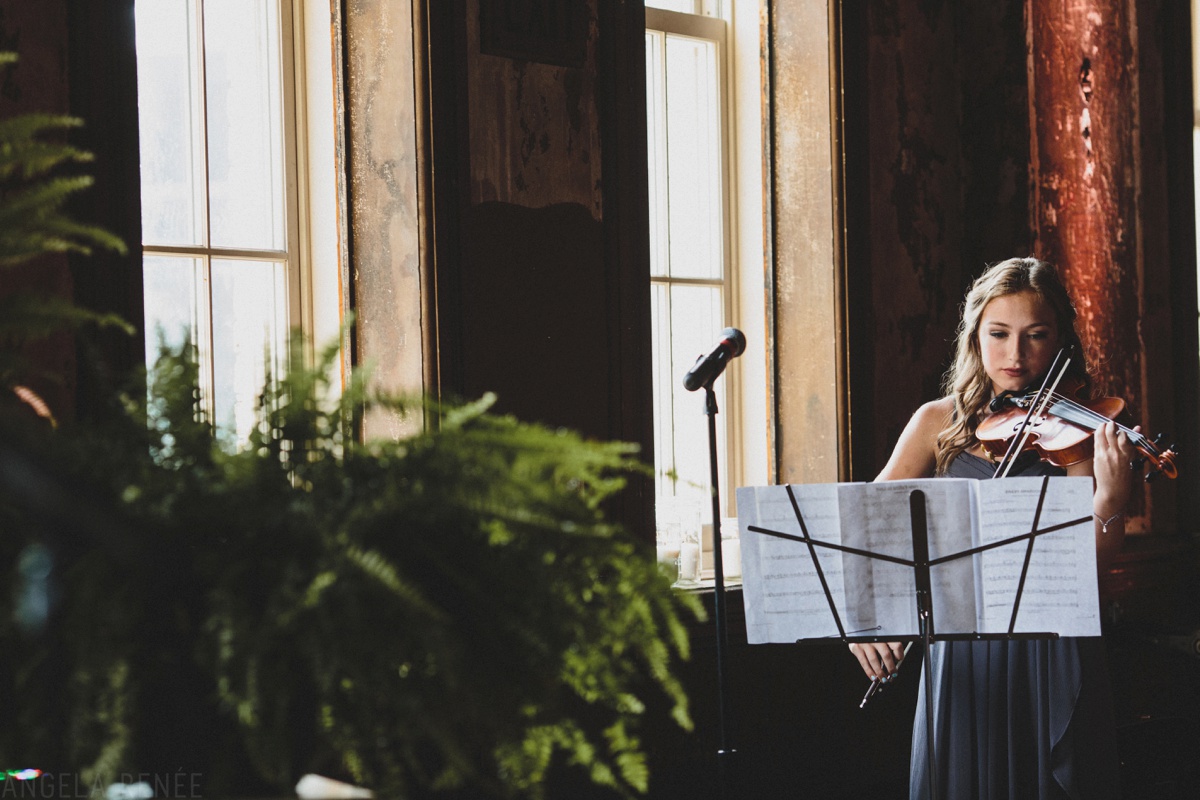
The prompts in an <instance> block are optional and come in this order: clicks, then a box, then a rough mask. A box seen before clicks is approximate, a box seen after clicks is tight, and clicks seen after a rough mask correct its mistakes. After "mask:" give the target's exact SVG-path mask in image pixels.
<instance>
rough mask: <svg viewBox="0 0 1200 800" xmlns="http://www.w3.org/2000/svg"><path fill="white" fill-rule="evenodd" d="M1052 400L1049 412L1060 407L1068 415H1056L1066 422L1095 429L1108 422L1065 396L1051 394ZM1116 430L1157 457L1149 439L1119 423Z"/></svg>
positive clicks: (1099, 414) (1155, 449)
mask: <svg viewBox="0 0 1200 800" xmlns="http://www.w3.org/2000/svg"><path fill="white" fill-rule="evenodd" d="M1052 398H1053V399H1054V400H1055V401H1056V402H1055V403H1054V405H1053V406H1051V410H1052V411H1054V412H1055V413H1057V410H1058V407H1059V406H1062V407H1063V410H1064V411H1067V412H1068V413H1066V414H1063V413H1058V414H1057V415H1058V416H1060V417H1062V418H1063V419H1065V420H1067V421H1068V422H1074V423H1076V424H1078V425H1087V424H1089V423H1091V424H1094V425H1095V426H1096V427H1099V426H1100V425H1103V424H1104V423H1105V422H1109V421H1110V420H1109V418H1108V417H1106V416H1104V415H1103V414H1101V413H1099V412H1097V411H1093V410H1092V409H1090V408H1088V407H1087V406H1085V405H1081V404H1079V403H1077V402H1075V401H1074V400H1072V399H1071V398H1069V397H1065V396H1063V395H1059V394H1053V395H1052ZM1117 429H1118V430H1121V431H1124V432H1125V435H1127V436H1128V437H1129V438H1130V439H1131V440H1134V442H1135V445H1137V446H1142V447H1145V448H1146V449H1147V450H1149V451H1150V452H1151V453H1152V454H1154V455H1158V448H1157V447H1155V446H1154V443H1153V442H1151V441H1150V440H1149V439H1147V438H1146V437H1145V436H1143V435H1142V434H1140V433H1138V432H1137V431H1134V430H1131V429H1129V428H1126V427H1125V426H1124V425H1122V424H1120V423H1117Z"/></svg>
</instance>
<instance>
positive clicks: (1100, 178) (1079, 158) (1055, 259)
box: [1025, 0, 1142, 409]
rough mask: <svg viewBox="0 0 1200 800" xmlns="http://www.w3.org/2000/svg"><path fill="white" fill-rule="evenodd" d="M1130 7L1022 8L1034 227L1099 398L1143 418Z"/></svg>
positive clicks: (1082, 2) (1084, 3) (1097, 0)
mask: <svg viewBox="0 0 1200 800" xmlns="http://www.w3.org/2000/svg"><path fill="white" fill-rule="evenodd" d="M1132 6H1133V4H1132V3H1130V2H1127V0H1070V2H1059V1H1058V0H1055V2H1045V1H1044V0H1026V4H1025V8H1026V12H1025V13H1026V18H1027V20H1028V22H1029V31H1028V42H1029V52H1030V65H1029V80H1030V92H1029V97H1030V109H1029V113H1030V129H1031V136H1032V141H1031V158H1030V170H1031V179H1032V191H1033V197H1032V201H1033V203H1032V208H1033V212H1032V213H1033V224H1034V232H1035V235H1036V252H1037V254H1038V256H1039V257H1041V258H1044V259H1045V260H1047V261H1050V262H1052V263H1054V264H1057V265H1058V267H1059V269H1060V271H1061V273H1062V275H1063V278H1064V281H1065V282H1066V284H1067V288H1068V289H1069V290H1070V292H1071V296H1072V297H1073V298H1074V300H1075V305H1076V307H1077V309H1078V310H1079V325H1080V335H1081V336H1082V338H1083V342H1084V346H1085V348H1086V349H1087V357H1088V360H1089V362H1090V363H1091V364H1092V365H1093V366H1094V368H1095V374H1096V377H1097V386H1096V389H1097V390H1098V391H1099V392H1101V393H1103V394H1114V395H1119V396H1122V397H1124V398H1126V400H1127V401H1128V402H1129V403H1130V404H1131V405H1132V406H1133V408H1135V409H1138V408H1140V407H1141V396H1142V370H1141V361H1142V359H1141V344H1140V342H1139V332H1138V318H1139V302H1140V272H1141V263H1140V261H1141V259H1140V256H1139V243H1138V238H1139V233H1140V227H1141V225H1140V216H1139V207H1138V180H1139V179H1138V169H1137V165H1138V157H1139V148H1138V141H1137V136H1138V95H1137V71H1136V55H1137V53H1136V44H1135V42H1136V27H1135V22H1134V19H1133V10H1132Z"/></svg>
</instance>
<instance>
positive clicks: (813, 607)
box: [737, 483, 845, 644]
mask: <svg viewBox="0 0 1200 800" xmlns="http://www.w3.org/2000/svg"><path fill="white" fill-rule="evenodd" d="M791 488H792V490H793V493H794V494H795V496H796V501H797V504H798V505H799V507H800V510H801V514H802V516H803V518H804V524H805V527H807V528H808V533H809V536H811V537H812V538H813V539H816V540H820V541H827V542H832V543H834V544H841V530H842V523H841V521H840V518H839V512H838V502H837V484H833V483H826V484H808V485H803V486H793V487H791ZM737 507H738V529H739V530H741V531H749V530H750V526H751V525H754V526H757V527H760V528H766V529H768V530H773V531H778V532H780V533H786V534H790V535H792V536H802V532H801V528H800V523H799V522H798V521H797V519H796V512H795V509H794V508H793V507H792V502H791V499H790V498H789V497H788V494H787V487H784V486H759V487H747V488H741V489H738V490H737ZM740 539H741V546H742V574H743V575H746V574H748V573H749V574H753V575H754V576H755V580H754V582H753V585H745V584H743V586H742V597H743V600H744V602H745V605H746V635H747V638H748V639H749V642H750V643H751V644H761V643H764V642H794V641H797V640H799V639H817V638H822V637H837V636H838V635H839V634H838V629H837V623H836V622H835V621H834V617H833V614H832V613H831V612H830V610H829V601H828V599H827V597H826V595H825V591H824V590H823V589H822V588H821V582H820V579H819V578H818V576H817V572H816V568H815V567H814V566H813V562H812V555H811V554H810V552H809V549H808V545H806V544H804V543H803V542H796V541H792V540H789V539H780V538H777V537H774V536H762V535H754V534H750V535H748V536H747V535H744V534H743V535H741V536H740ZM816 552H817V561H818V563H820V565H821V569H822V570H823V571H824V573H825V580H826V581H827V582H828V585H829V591H830V594H831V595H832V596H833V598H834V603H835V604H836V605H837V607H838V613H839V614H841V615H844V614H845V593H844V591H843V578H842V558H841V553H839V552H838V551H836V550H831V549H828V548H821V547H818V548H816ZM748 565H749V566H748Z"/></svg>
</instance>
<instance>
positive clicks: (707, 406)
mask: <svg viewBox="0 0 1200 800" xmlns="http://www.w3.org/2000/svg"><path fill="white" fill-rule="evenodd" d="M715 380H716V376H715V375H714V376H713V377H712V378H710V379H709V380H708V382H707V383H705V384H704V413H705V414H706V415H708V460H709V466H710V471H711V475H712V521H713V524H712V538H713V578H714V589H715V591H714V593H713V614H714V615H715V616H716V618H717V620H716V621H717V735H718V740H717V777H718V786H719V789H718V790H719V792H720V794H719V797H729V792H728V789H729V783H730V777H731V776H730V773H731V772H732V761H731V759H732V758H733V755H734V753H735V752H737V751H735V750H734V749H733V748H732V747H730V746H729V733H728V714H727V707H726V698H725V569H724V563H723V556H722V553H721V492H720V489H719V488H718V487H719V486H720V483H719V482H718V470H717V395H716V393H715V392H713V381H715ZM700 549H701V552H703V549H704V548H703V546H701V548H700Z"/></svg>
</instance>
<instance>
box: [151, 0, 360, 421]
mask: <svg viewBox="0 0 1200 800" xmlns="http://www.w3.org/2000/svg"><path fill="white" fill-rule="evenodd" d="M300 9H302V6H301V5H300V3H299V2H297V3H296V4H295V6H294V5H293V2H292V0H137V3H136V7H135V10H136V26H137V58H138V111H139V126H140V140H141V180H142V235H143V244H142V247H143V271H144V285H145V306H146V308H145V313H146V331H147V337H146V357H147V360H148V362H149V361H152V360H153V358H154V357H155V355H156V353H157V349H158V337H159V336H160V335H161V336H163V337H164V338H165V339H166V341H167V342H168V343H172V344H177V343H179V342H180V341H182V339H183V337H184V336H187V337H190V339H191V340H192V341H193V342H194V343H195V344H196V345H197V348H198V351H199V356H200V366H201V388H202V390H203V392H204V397H205V399H206V403H207V404H208V411H209V413H210V415H211V418H212V420H213V421H214V423H215V425H216V428H217V433H218V436H219V437H220V438H222V439H224V440H227V441H234V442H236V441H241V440H244V439H245V437H246V436H247V435H248V433H249V431H250V429H251V426H252V425H253V421H254V407H255V401H256V398H257V396H258V394H259V392H260V390H261V388H262V385H263V382H264V380H265V377H266V374H267V372H268V370H269V371H270V372H271V373H272V374H278V373H279V372H280V371H281V370H282V368H283V367H284V359H285V355H286V352H287V347H286V343H287V336H288V331H289V329H290V328H291V327H293V326H300V327H302V328H304V329H306V330H308V331H309V332H310V333H315V332H316V331H314V319H315V318H317V317H320V318H322V319H327V318H328V317H329V312H328V309H327V308H326V310H325V311H322V312H319V313H318V312H314V304H313V302H312V296H313V294H314V292H313V289H312V287H313V286H314V285H316V284H317V283H319V280H318V279H316V278H314V277H313V274H314V273H313V270H312V268H311V265H312V263H313V262H314V261H315V259H316V255H317V254H318V251H319V250H320V248H321V247H322V245H321V244H320V242H321V241H322V237H321V236H319V235H318V236H313V235H312V233H313V231H314V230H317V231H319V230H321V229H322V228H323V227H328V226H323V225H321V224H320V221H319V219H318V217H320V216H322V215H323V216H325V217H328V216H330V213H329V212H328V211H327V210H326V211H321V212H320V213H318V214H314V212H313V209H325V208H327V206H323V205H321V204H320V203H318V202H313V201H312V200H311V196H312V195H327V194H328V192H327V191H326V192H322V191H320V190H316V191H311V190H314V188H315V187H317V186H318V184H319V182H321V181H324V182H326V183H328V184H332V179H331V177H328V176H327V175H326V173H325V172H323V171H322V170H320V169H303V170H302V169H300V165H301V161H300V159H299V158H298V156H297V154H298V153H301V155H303V156H305V157H307V158H312V156H313V153H314V151H315V152H322V153H323V152H325V151H327V150H330V149H331V148H332V136H331V134H329V135H326V133H328V131H331V125H332V123H331V120H332V114H331V113H330V114H329V116H328V117H324V115H321V117H323V118H324V119H325V121H326V123H328V125H326V126H316V125H312V124H309V125H307V127H306V126H305V125H304V124H300V121H301V120H303V119H304V115H302V114H301V113H299V111H298V108H302V107H303V103H298V102H297V88H298V86H297V84H298V79H299V78H300V77H301V76H302V74H303V72H302V70H301V69H299V68H298V66H297V65H299V64H303V63H304V59H303V53H304V50H305V47H306V46H311V45H309V43H308V40H307V39H304V38H301V37H298V36H297V34H298V32H299V26H297V25H295V24H294V23H295V22H297V21H298V18H299V17H300V16H302V12H301V11H300ZM326 12H327V9H326ZM326 27H327V26H326ZM313 28H314V29H316V28H318V26H316V25H314V26H313ZM326 41H327V40H326ZM297 43H298V44H297ZM315 47H317V48H319V47H320V42H317V43H316V45H315ZM326 47H327V45H326ZM329 52H330V51H329V49H328V47H327V49H326V50H325V63H329V59H330V56H329ZM297 54H299V56H298V55H297ZM314 63H318V64H319V63H321V62H320V60H319V59H315V60H314ZM328 79H329V80H332V76H331V74H330V75H329V76H328ZM311 94H312V95H314V96H319V93H316V92H313V93H311ZM329 94H331V93H330V92H328V91H326V95H329ZM322 131H325V132H326V133H322ZM302 144H309V145H313V146H310V147H308V148H307V149H305V148H304V147H302ZM325 160H327V161H329V164H330V170H332V159H331V158H326V159H325ZM301 177H304V178H305V181H306V182H305V184H304V185H302V184H301ZM301 189H306V190H310V191H308V192H306V193H302V192H301V191H300V190H301ZM306 197H307V198H308V199H309V202H307V204H306V203H305V202H304V201H305V200H306ZM302 217H303V218H304V219H305V221H306V223H307V224H306V226H305V227H306V230H305V234H306V235H305V236H303V237H302V236H301V219H302ZM314 242H316V243H317V244H316V246H315V247H314ZM302 253H304V254H305V255H307V256H308V259H307V260H308V262H309V263H308V264H302V258H301V255H302ZM325 261H326V263H329V262H330V261H332V262H334V263H336V255H335V256H333V257H332V258H326V259H325ZM329 271H331V272H333V273H334V274H335V275H336V269H333V270H329ZM326 294H328V293H326ZM333 296H334V297H335V298H336V292H335V293H333ZM302 301H303V302H302ZM334 302H336V300H335V301H334ZM334 316H337V315H336V311H335V312H334ZM324 328H325V330H324V332H325V333H326V334H327V331H328V325H325V326H324Z"/></svg>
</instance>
